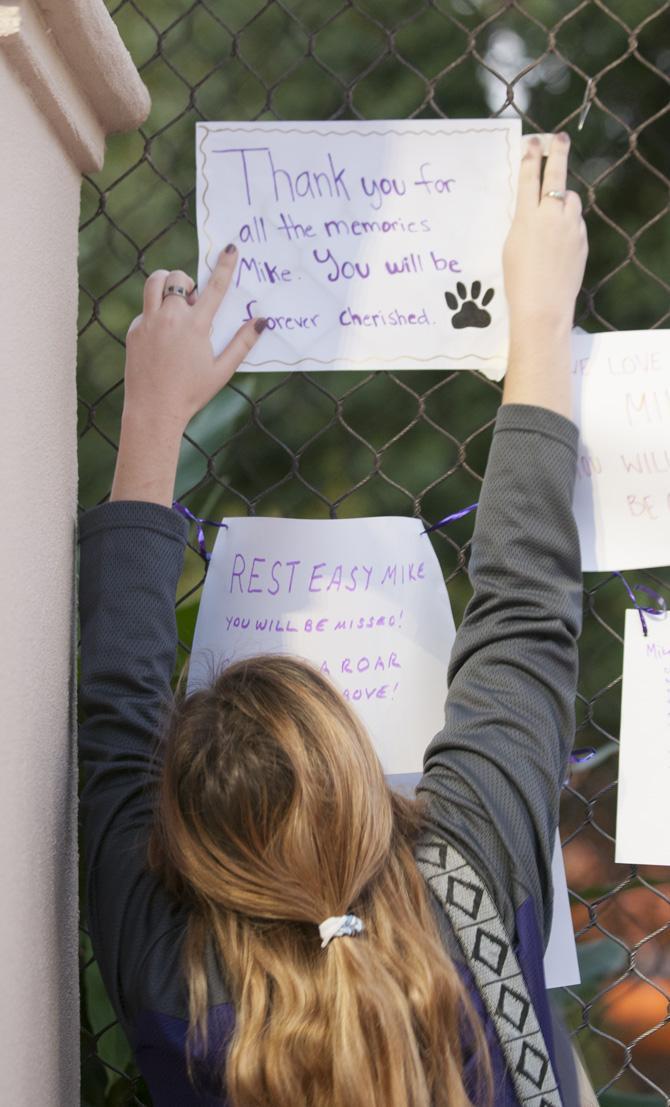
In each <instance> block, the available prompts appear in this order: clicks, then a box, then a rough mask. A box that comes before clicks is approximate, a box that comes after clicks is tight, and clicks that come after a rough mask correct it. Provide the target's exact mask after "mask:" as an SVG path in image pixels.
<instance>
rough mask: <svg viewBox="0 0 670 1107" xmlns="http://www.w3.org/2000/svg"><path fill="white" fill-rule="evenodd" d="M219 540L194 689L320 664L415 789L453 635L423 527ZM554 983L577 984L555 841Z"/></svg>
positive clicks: (255, 528) (239, 523)
mask: <svg viewBox="0 0 670 1107" xmlns="http://www.w3.org/2000/svg"><path fill="white" fill-rule="evenodd" d="M225 522H226V528H221V529H220V530H219V531H218V533H217V537H216V541H215V544H214V550H213V553H212V558H211V561H210V563H209V569H208V572H207V578H206V580H205V584H204V588H203V595H202V600H201V603H200V608H199V611H198V618H197V622H196V626H195V634H194V638H193V649H192V654H191V662H190V666H189V674H188V682H187V692H188V693H190V692H191V691H193V690H195V689H196V688H197V687H200V686H201V685H204V684H207V683H209V680H210V679H211V671H212V670H211V663H212V662H214V663H218V662H220V661H221V660H224V661H225V662H226V663H231V662H233V661H236V660H239V659H241V658H243V657H249V656H252V655H254V654H258V653H266V652H277V653H291V654H294V655H297V656H300V657H304V658H307V659H308V660H310V661H311V662H312V663H314V664H316V665H317V667H319V668H320V669H321V670H322V671H323V672H324V673H326V674H327V675H328V676H330V677H331V679H332V680H333V682H334V683H335V684H336V685H337V686H338V687H339V688H340V690H341V691H342V692H343V693H344V695H345V697H346V698H347V699H348V700H349V702H350V703H351V704H352V705H353V706H354V707H355V708H356V709H357V711H358V713H359V714H360V716H361V718H362V719H363V722H364V724H365V726H366V727H367V729H368V732H369V733H370V735H371V738H372V740H373V742H374V745H375V748H376V750H377V753H378V755H379V757H380V760H381V762H382V765H383V767H384V772H385V773H386V775H387V777H388V779H389V782H390V784H391V785H392V786H393V787H395V788H400V789H402V790H406V791H407V790H408V791H411V790H412V789H413V788H414V786H415V785H416V784H417V782H418V780H419V778H420V776H421V772H422V765H423V754H424V749H425V747H426V745H427V743H428V741H429V740H430V739H431V738H432V737H433V735H434V734H435V733H437V731H438V730H440V729H441V727H442V726H443V725H444V701H445V697H446V692H447V682H446V674H447V666H448V662H449V657H450V654H451V649H452V646H453V643H454V638H455V628H454V621H453V616H452V613H451V605H450V603H449V596H448V593H447V589H446V586H445V584H444V578H443V576H442V571H441V569H440V565H439V562H438V560H437V557H436V555H435V552H434V550H433V547H432V545H431V543H430V539H429V538H428V537H427V536H426V535H425V534H422V533H421V531H422V526H421V523H420V522H419V520H418V519H405V518H399V517H395V516H394V517H378V518H368V519H337V520H324V521H321V520H313V519H308V520H303V519H274V518H262V519H258V518H229V519H226V520H225ZM553 878H554V897H555V904H554V920H553V925H552V932H551V938H550V943H549V947H548V949H547V954H546V957H545V976H546V980H547V986H548V987H559V986H563V985H567V984H576V983H579V972H578V969H577V956H576V949H575V941H574V935H573V930H572V923H571V919H570V912H569V908H568V893H567V886H566V880H565V868H564V865H563V857H562V853H561V849H560V842H559V840H558V835H557V838H556V849H555V851H554V859H553Z"/></svg>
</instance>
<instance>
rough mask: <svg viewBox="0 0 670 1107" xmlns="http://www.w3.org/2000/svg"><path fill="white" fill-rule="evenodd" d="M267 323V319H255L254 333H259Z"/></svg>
mask: <svg viewBox="0 0 670 1107" xmlns="http://www.w3.org/2000/svg"><path fill="white" fill-rule="evenodd" d="M267 325H268V321H267V319H257V320H256V322H255V323H254V330H255V331H256V334H261V332H262V331H264V330H265V328H266V327H267Z"/></svg>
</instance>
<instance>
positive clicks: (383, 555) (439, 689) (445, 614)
mask: <svg viewBox="0 0 670 1107" xmlns="http://www.w3.org/2000/svg"><path fill="white" fill-rule="evenodd" d="M225 522H226V528H222V529H221V531H220V532H219V534H218V535H217V538H216V543H215V546H214V551H213V554H212V559H211V562H210V565H209V569H208V571H207V579H206V581H205V584H204V588H203V594H202V601H201V604H200V610H199V612H198V620H197V623H196V629H195V636H194V639H193V653H192V657H191V662H190V666H189V690H190V686H191V682H193V684H194V685H196V684H198V683H203V682H206V680H207V675H206V669H203V668H202V667H201V663H204V665H205V666H206V664H207V659H208V656H209V655H214V656H215V658H216V660H217V662H220V661H223V662H224V663H225V662H231V661H234V660H237V659H238V658H242V657H249V656H251V655H253V654H258V653H291V654H295V655H298V656H300V657H305V658H307V659H308V660H310V661H312V662H313V663H314V664H315V665H317V667H318V668H319V669H321V671H322V672H324V673H326V674H327V675H328V676H330V677H331V678H332V680H333V682H334V683H335V684H336V685H337V686H338V687H339V688H340V690H341V691H342V692H343V693H344V695H345V697H346V698H347V699H348V700H349V701H350V702H351V704H352V706H354V707H355V708H356V709H357V710H358V713H359V714H360V716H361V717H362V719H363V722H364V723H365V725H366V727H367V728H368V731H369V733H370V734H371V736H372V738H373V740H374V741H375V746H376V749H377V752H378V754H379V757H380V759H381V761H382V764H383V766H384V771H385V772H386V773H387V774H390V775H397V774H404V773H416V772H420V771H421V767H422V760H423V748H424V745H425V742H426V741H427V740H428V738H432V736H433V734H435V733H436V731H438V730H439V729H440V727H441V726H442V725H443V723H444V698H445V694H446V671H447V664H448V661H449V655H450V653H451V647H452V645H453V642H454V637H455V629H454V620H453V616H452V614H451V605H450V603H449V596H448V593H447V590H446V587H445V584H444V580H443V577H442V571H441V569H440V565H439V562H438V560H437V557H436V555H435V551H434V550H433V547H432V545H431V543H430V539H429V538H428V537H427V536H426V535H422V534H421V530H422V526H421V523H420V521H419V520H418V519H404V518H385V517H379V518H371V519H328V520H318V519H267V518H263V519H247V518H230V519H226V520H225ZM422 743H423V744H422Z"/></svg>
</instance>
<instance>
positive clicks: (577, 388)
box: [572, 330, 670, 571]
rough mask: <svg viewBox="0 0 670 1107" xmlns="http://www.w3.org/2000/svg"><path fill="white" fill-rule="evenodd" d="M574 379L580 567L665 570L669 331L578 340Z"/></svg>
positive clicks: (668, 545) (669, 525)
mask: <svg viewBox="0 0 670 1107" xmlns="http://www.w3.org/2000/svg"><path fill="white" fill-rule="evenodd" d="M572 372H573V383H574V391H573V398H574V407H573V410H574V411H575V422H577V423H578V424H579V427H580V441H579V456H578V460H577V481H576V486H575V496H574V510H575V518H576V520H577V525H578V528H579V540H580V546H581V551H582V567H583V569H584V570H585V571H606V570H614V569H618V570H623V569H643V568H649V567H650V566H655V565H667V563H668V551H669V550H670V446H669V443H670V330H651V331H612V332H610V333H605V334H594V335H589V334H575V335H573V339H572Z"/></svg>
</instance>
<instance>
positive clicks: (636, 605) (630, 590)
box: [614, 569, 667, 638]
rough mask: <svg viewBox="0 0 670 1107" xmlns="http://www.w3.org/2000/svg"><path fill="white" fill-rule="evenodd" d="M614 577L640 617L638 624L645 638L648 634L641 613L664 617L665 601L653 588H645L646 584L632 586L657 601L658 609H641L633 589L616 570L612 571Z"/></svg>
mask: <svg viewBox="0 0 670 1107" xmlns="http://www.w3.org/2000/svg"><path fill="white" fill-rule="evenodd" d="M614 575H615V576H616V577H619V578H620V579H621V580H622V581H623V584H624V587H625V589H626V591H627V592H628V595H629V596H630V598H631V601H632V604H633V607H634V608H635V610H636V611H637V613H638V615H639V616H640V622H641V623H642V633H643V634H644V636H645V638H646V637H647V634H648V633H649V632H648V630H647V624H646V622H645V618H644V615H643V614H642V612H643V611H646V612H647V614H648V615H664V614H665V612H666V611H667V607H666V604H665V600H664V598H663V596H661V595H659V593H658V592H655V591H654V589H653V588H649V587H647V585H646V584H634V585H633V588H637V589H639V590H640V592H646V593H647V595H648V596H655V597H656V599H657V600H658V607H642V605H641V604H639V603H638V602H637V600H636V599H635V594H634V592H633V588H631V586H630V584H629V583H628V581H627V580H626V578H625V576H624V575H623V573H620V572H619V570H618V569H615V570H614Z"/></svg>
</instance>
